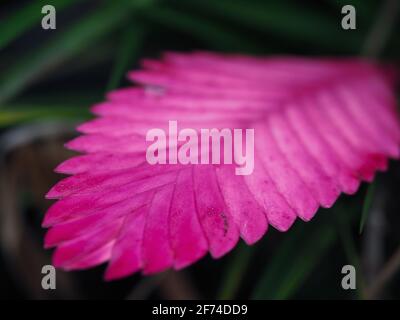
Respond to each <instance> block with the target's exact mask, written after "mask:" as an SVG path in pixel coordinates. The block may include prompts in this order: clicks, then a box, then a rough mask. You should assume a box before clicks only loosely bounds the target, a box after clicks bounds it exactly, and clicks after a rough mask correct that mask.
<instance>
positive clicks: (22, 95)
mask: <svg viewBox="0 0 400 320" xmlns="http://www.w3.org/2000/svg"><path fill="white" fill-rule="evenodd" d="M48 2H49V1H21V2H20V3H19V4H17V3H16V2H12V1H9V2H4V3H2V4H0V8H1V14H0V19H1V20H0V30H1V32H0V68H1V73H0V128H1V129H3V130H4V129H5V128H7V127H10V126H13V125H15V124H19V123H23V122H27V121H33V120H41V119H52V118H57V119H74V120H81V119H85V118H87V117H89V112H88V107H89V106H90V104H92V103H94V102H95V101H98V100H100V99H102V95H103V94H104V90H106V89H107V90H111V89H114V88H116V87H118V86H120V85H121V84H123V83H124V80H123V79H124V75H125V73H126V72H127V71H128V70H129V69H130V68H132V67H135V66H137V64H138V61H139V59H140V58H141V57H142V56H144V55H150V56H151V55H159V54H160V53H161V52H162V51H164V50H194V49H203V50H214V51H224V52H243V53H251V54H302V55H336V56H344V55H358V54H360V53H361V51H362V48H363V45H364V43H365V41H366V39H367V37H368V35H369V34H370V32H371V30H372V28H373V26H374V23H375V21H376V20H377V17H378V15H379V12H380V8H381V6H382V4H383V3H384V1H379V0H369V1H362V0H351V1H350V0H349V1H347V0H346V1H344V0H323V1H304V0H303V1H295V0H274V1H263V0H252V1H250V0H169V1H168V0H164V1H163V0H141V1H139V0H119V1H90V0H86V1H85V0H80V1H79V0H57V1H51V4H53V5H54V6H55V7H56V9H57V29H56V30H54V31H44V30H41V28H40V21H41V18H42V16H43V15H42V14H41V7H42V5H44V4H47V3H48ZM344 4H353V5H354V6H355V7H356V10H357V30H350V31H345V30H343V29H342V28H341V26H340V21H341V17H342V15H341V13H340V9H341V7H342V6H343V5H344ZM386 31H388V32H389V37H388V41H387V43H385V46H384V50H383V51H382V52H381V54H380V58H381V59H388V60H391V59H394V58H396V57H398V56H399V54H400V43H399V38H398V37H396V34H397V35H398V34H399V31H400V27H399V24H398V23H397V24H396V25H394V27H393V30H386ZM99 71H100V72H99ZM82 77H83V80H81V81H80V79H81V78H82ZM53 82H55V83H56V84H55V85H54V84H53ZM371 197H372V190H371V189H370V190H369V192H368V195H367V198H366V201H365V205H364V210H363V215H362V217H363V218H362V221H361V226H360V228H361V229H362V226H363V225H364V223H365V219H366V217H367V213H368V210H369V207H370V202H371ZM359 202H360V201H359ZM338 210H339V209H336V211H338ZM331 211H332V210H331ZM333 211H335V210H333ZM339 211H346V212H344V213H343V212H342V213H341V215H342V216H347V218H346V219H344V220H343V221H344V222H343V221H342V222H341V223H340V224H339V225H340V226H341V227H340V228H342V229H340V228H339V229H337V228H335V223H332V217H329V216H328V215H332V214H336V213H337V212H329V213H325V214H324V217H323V219H318V221H315V222H314V223H313V224H309V225H307V226H306V227H305V226H304V225H303V224H296V226H295V228H294V230H293V231H291V232H290V233H288V234H287V237H286V239H285V240H284V241H283V243H281V244H280V245H279V248H276V249H277V250H276V253H275V254H274V255H273V256H272V257H269V258H268V261H267V262H268V263H267V265H266V266H265V268H264V270H263V271H262V272H261V274H260V275H259V276H258V280H257V281H256V285H255V286H254V288H253V289H252V292H253V293H252V295H251V296H252V297H253V298H272V299H281V298H291V297H293V296H294V295H295V294H296V293H297V292H298V290H299V288H301V286H302V285H303V284H304V283H305V282H306V281H307V278H308V277H309V276H310V274H311V273H312V272H313V270H315V268H316V266H317V265H318V264H319V263H320V262H321V260H322V259H323V257H324V255H325V254H326V252H327V251H329V249H330V248H332V246H333V245H334V243H335V242H336V240H337V239H338V238H341V239H342V242H343V246H344V247H345V248H346V252H347V256H348V259H349V260H353V261H354V259H355V260H357V259H358V258H357V256H356V250H357V249H356V248H355V246H354V244H352V236H351V233H349V231H348V230H349V228H350V226H351V224H352V223H353V222H354V221H356V223H358V222H359V218H358V217H359V216H360V211H361V206H360V205H358V206H356V207H355V208H354V207H352V208H351V209H348V207H346V209H345V208H344V207H341V208H340V210H339ZM349 217H350V218H349ZM357 218H358V219H357ZM338 230H339V231H338ZM343 230H344V231H343ZM346 230H347V231H346ZM251 250H255V249H254V248H252V249H249V248H248V247H240V248H239V249H237V251H236V257H235V256H233V257H232V258H230V259H231V262H230V263H229V264H228V266H227V272H226V276H225V278H224V279H225V280H224V281H222V283H221V286H220V293H219V297H221V298H233V297H235V296H237V293H238V291H239V289H240V288H241V286H242V285H243V281H244V280H243V279H245V278H246V275H247V273H246V270H247V269H248V267H249V266H250V265H251V264H252V263H254V254H253V253H251V252H252V251H251Z"/></svg>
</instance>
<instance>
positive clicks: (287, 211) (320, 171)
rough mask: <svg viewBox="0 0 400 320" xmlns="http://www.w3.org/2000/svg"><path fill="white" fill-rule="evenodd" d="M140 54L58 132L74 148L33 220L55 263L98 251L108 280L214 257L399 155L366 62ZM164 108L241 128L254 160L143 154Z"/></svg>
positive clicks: (383, 74) (285, 222)
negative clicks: (248, 133) (122, 76)
mask: <svg viewBox="0 0 400 320" xmlns="http://www.w3.org/2000/svg"><path fill="white" fill-rule="evenodd" d="M143 66H144V70H142V71H134V72H131V73H130V74H129V77H130V79H132V80H134V81H136V82H138V83H139V84H141V86H135V87H131V88H125V89H120V90H116V91H114V92H111V93H110V94H109V95H108V97H107V101H106V102H103V103H100V104H98V105H95V106H94V108H93V112H94V113H95V114H96V115H98V118H97V119H95V120H92V121H89V122H87V123H85V124H83V125H81V126H80V127H79V128H78V129H79V131H80V132H82V133H83V134H84V135H83V136H80V137H78V138H76V139H75V140H72V141H71V142H69V143H68V144H67V147H68V148H70V149H72V150H76V151H79V152H82V153H84V154H83V155H79V156H76V157H74V158H72V159H69V160H67V161H66V162H64V163H62V164H61V165H60V166H58V167H57V169H56V171H57V172H60V173H66V174H70V175H71V176H70V177H68V178H65V179H63V180H62V181H61V182H59V183H58V184H56V185H55V186H54V187H53V188H52V189H51V190H50V191H49V193H48V194H47V197H48V198H50V199H58V201H57V202H56V203H54V204H53V205H52V206H51V207H50V209H49V210H48V212H47V214H46V216H45V219H44V222H43V226H44V227H48V228H50V229H49V230H48V233H47V235H46V239H45V246H46V247H57V248H56V250H55V253H54V259H53V262H54V264H55V265H56V266H58V267H61V268H63V269H66V270H72V269H84V268H89V267H92V266H95V265H98V264H101V263H104V262H106V261H108V267H107V270H106V274H105V278H106V279H108V280H111V279H115V278H120V277H124V276H127V275H130V274H132V273H134V272H137V271H139V270H142V271H143V273H144V274H151V273H156V272H160V271H162V270H164V269H167V268H171V267H173V268H175V269H181V268H184V267H186V266H188V265H190V264H192V263H194V262H195V261H197V260H198V259H200V258H201V257H203V256H204V255H205V254H207V253H208V252H209V253H211V255H212V256H213V257H214V258H219V257H221V256H223V255H224V254H226V253H227V252H229V251H230V250H231V249H232V248H233V247H234V246H235V245H236V244H237V242H238V240H239V238H242V239H243V240H244V241H245V242H246V243H248V244H253V243H255V242H256V241H258V240H259V239H260V238H261V237H262V236H263V235H264V234H265V232H266V231H267V229H268V227H269V226H272V227H274V228H276V229H278V230H280V231H287V230H288V229H289V228H290V227H291V225H292V224H293V223H294V221H295V220H296V218H298V217H299V218H300V219H302V220H304V221H309V220H310V219H312V217H313V216H314V215H315V213H316V211H317V210H318V208H319V207H325V208H328V207H331V206H332V205H333V203H334V202H335V201H336V200H337V198H338V197H339V195H340V194H341V193H342V192H343V193H346V194H353V193H355V192H356V191H357V189H358V187H359V185H360V183H361V182H362V181H367V182H371V181H372V180H373V178H374V175H375V173H376V171H378V170H385V169H386V168H387V165H388V159H389V158H398V157H399V142H400V141H399V140H400V126H399V123H398V118H397V115H396V111H395V103H396V101H395V97H394V94H393V90H392V89H393V85H394V77H393V75H392V73H391V72H389V71H388V70H387V68H383V67H381V66H379V65H375V64H373V63H370V62H367V61H363V60H357V59H305V58H293V57H271V58H255V57H248V56H240V55H221V54H213V53H205V52H196V53H192V54H178V53H169V54H166V55H165V56H164V58H163V59H162V60H161V61H153V60H146V61H144V63H143ZM170 120H175V121H178V122H179V124H180V125H182V127H185V128H195V129H196V130H200V129H199V128H230V129H235V128H242V129H247V128H251V129H254V148H255V150H254V171H253V172H252V173H251V174H249V175H236V174H235V165H233V164H212V163H211V164H191V163H189V164H170V163H168V164H149V163H148V162H147V161H146V133H147V132H148V131H149V130H150V129H153V128H165V127H166V126H168V121H170ZM169 147H170V146H167V147H166V150H165V152H166V154H168V148H169Z"/></svg>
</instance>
